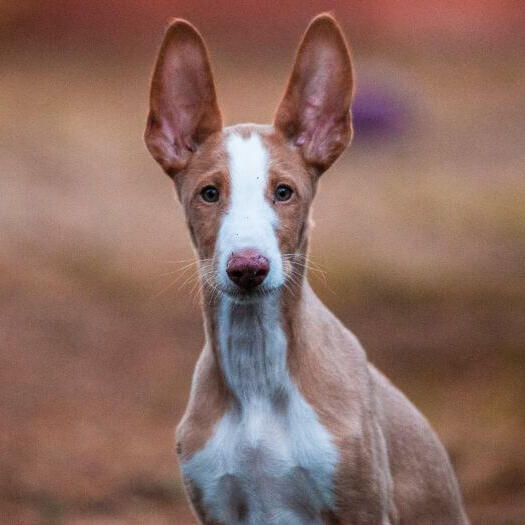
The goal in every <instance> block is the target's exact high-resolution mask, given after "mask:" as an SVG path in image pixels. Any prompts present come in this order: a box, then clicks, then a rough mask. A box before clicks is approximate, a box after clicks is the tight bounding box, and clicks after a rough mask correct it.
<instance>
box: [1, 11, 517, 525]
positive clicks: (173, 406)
mask: <svg viewBox="0 0 525 525" xmlns="http://www.w3.org/2000/svg"><path fill="white" fill-rule="evenodd" d="M197 22H198V20H197ZM159 36H160V35H159ZM156 44H157V42H154V43H150V46H149V47H148V49H146V50H141V51H140V52H137V53H134V52H133V49H123V50H122V53H120V54H119V53H115V52H113V53H107V54H104V53H101V52H95V51H94V52H90V50H89V49H88V48H89V46H86V49H84V50H83V51H82V52H81V53H80V52H78V50H70V49H53V48H51V49H50V48H42V47H40V46H39V45H38V43H37V42H29V43H27V45H23V46H21V45H16V46H14V45H5V46H4V48H3V50H2V57H1V66H0V68H1V79H2V80H1V85H0V174H1V175H0V231H1V247H2V249H1V251H0V270H1V271H0V311H1V315H0V333H1V334H2V335H1V343H0V344H1V347H0V523H5V524H11V523H13V524H15V523H16V524H21V525H22V524H28V525H29V524H30V525H33V524H46V525H58V524H68V525H81V524H82V525H87V524H96V525H106V524H107V525H109V524H111V525H116V524H121V523H122V524H128V523H130V524H133V523H137V524H138V523H140V524H164V523H177V524H181V525H184V524H186V523H188V524H189V523H193V521H192V519H191V517H190V514H189V512H188V510H187V506H186V504H185V502H184V499H183V494H182V490H181V486H180V482H179V478H178V474H177V472H178V471H177V466H176V462H175V457H174V451H173V429H174V426H175V424H176V422H177V421H178V420H179V418H180V416H181V413H182V411H183V409H184V406H185V403H186V399H187V394H188V388H189V382H190V378H191V373H192V368H193V364H194V362H195V359H196V357H197V355H198V351H199V347H200V345H201V343H202V330H201V321H200V312H199V307H198V299H194V294H193V293H192V284H193V283H192V282H190V283H188V284H187V285H185V286H183V283H184V281H185V279H186V276H185V275H183V276H182V278H180V279H179V282H178V283H175V284H174V285H173V286H170V285H171V284H172V283H173V281H174V280H175V279H176V278H177V277H180V272H179V273H169V272H174V271H175V270H177V269H178V268H180V267H181V266H182V265H183V263H178V262H177V261H181V260H186V259H190V258H191V257H192V253H191V250H190V247H189V240H188V238H187V235H186V233H185V229H184V225H183V221H182V218H181V214H180V211H179V209H178V207H177V206H176V205H175V202H174V196H173V190H172V188H171V185H170V183H169V181H168V178H167V177H165V176H163V175H162V173H161V171H160V169H159V168H158V167H157V166H156V165H154V163H153V161H152V160H151V159H150V157H149V155H148V154H147V152H146V150H145V147H144V146H143V143H142V139H141V136H142V131H143V129H142V128H143V124H144V119H145V114H146V100H147V81H148V75H149V71H150V68H151V63H152V60H153V56H154V52H155V46H156ZM272 53H273V54H272ZM212 55H213V58H214V70H215V73H216V76H217V81H218V88H219V95H220V99H221V102H222V106H223V107H224V108H225V114H226V117H227V120H228V122H235V121H239V120H244V121H256V122H260V121H269V119H270V118H271V115H272V111H273V108H274V107H275V105H276V103H277V100H278V96H279V94H280V92H281V89H282V88H283V85H284V82H285V79H286V76H287V71H288V67H289V66H290V60H291V56H292V49H291V48H290V49H289V50H288V51H287V52H286V53H284V52H283V53H281V52H280V51H277V52H276V51H272V49H271V47H270V48H269V50H268V51H267V52H266V54H265V53H261V52H259V53H257V54H255V53H254V54H252V53H251V49H247V48H243V49H240V50H239V52H238V53H236V54H233V53H230V54H228V53H224V54H221V52H219V51H218V50H217V49H215V51H214V50H213V48H212ZM516 56H517V55H516V50H515V49H512V48H509V49H507V50H506V51H505V50H500V51H499V52H498V53H492V54H487V53H485V52H484V51H483V52H481V51H479V50H477V51H473V50H472V49H469V48H466V49H463V50H459V51H458V50H456V52H455V53H449V52H446V51H439V52H438V51H436V49H435V48H433V47H432V46H429V47H427V48H424V47H423V48H421V49H418V50H417V51H416V50H413V49H408V48H403V49H391V48H389V47H388V46H384V47H383V48H381V49H380V50H376V51H374V52H372V51H371V50H370V49H364V50H361V51H359V49H357V50H356V52H355V58H356V62H357V72H358V78H359V79H360V80H361V82H360V91H359V96H361V93H362V94H363V96H366V94H367V93H369V94H370V93H372V94H373V93H374V92H375V90H377V89H381V88H382V86H388V89H389V90H390V91H389V93H390V94H393V95H394V98H395V100H396V101H397V102H396V104H399V107H401V108H402V109H403V108H404V109H403V111H402V114H403V118H402V119H401V120H402V122H397V123H396V126H398V125H399V128H398V129H396V131H395V133H393V134H392V133H390V134H388V133H387V134H385V135H381V134H379V135H378V134H377V133H375V132H371V133H369V134H367V133H368V132H367V130H368V131H370V129H369V128H367V126H366V122H365V123H364V124H363V127H362V133H361V135H360V134H359V133H358V134H357V138H356V140H355V143H354V146H353V148H352V149H351V150H350V151H349V152H348V153H347V154H346V155H345V156H344V158H342V159H341V161H339V162H338V163H337V165H336V166H335V167H334V168H333V169H332V170H331V172H329V173H328V174H326V176H325V177H323V181H322V185H321V190H320V194H319V196H318V199H317V201H316V205H315V219H316V229H315V232H314V239H313V246H312V254H313V260H314V262H316V263H317V264H318V265H320V266H322V267H323V269H324V270H325V271H326V282H325V280H324V279H323V278H321V277H319V276H315V275H314V276H312V278H313V281H314V285H315V287H316V289H317V290H318V292H319V293H320V295H321V296H322V298H323V299H324V301H325V302H326V303H327V304H328V306H329V307H330V308H331V309H333V310H334V311H335V312H336V313H337V314H338V315H339V316H340V317H341V318H342V319H343V320H344V322H345V323H347V325H349V326H350V327H351V328H352V330H353V331H354V332H355V333H356V334H357V335H358V337H359V338H360V339H361V340H362V342H363V343H364V345H365V347H366V348H367V350H368V353H369V356H370V358H371V360H372V361H374V362H376V363H377V364H378V365H379V367H380V368H381V369H383V371H385V372H386V373H387V375H389V376H390V377H391V378H392V379H393V380H394V381H395V382H396V383H397V384H398V385H399V386H400V387H401V388H402V389H403V390H404V391H405V392H406V393H407V394H408V395H409V397H410V398H411V399H412V400H414V402H415V403H416V404H417V405H418V406H419V407H420V408H421V409H422V411H423V412H424V413H425V414H426V415H427V416H428V417H429V419H430V420H431V421H432V423H433V425H434V427H435V428H436V430H437V432H438V433H439V435H440V436H441V438H442V439H443V441H444V442H445V444H446V446H447V448H448V450H449V452H450V454H451V457H452V459H453V462H454V464H455V467H456V469H457V473H458V476H459V480H460V484H461V486H462V490H463V493H464V497H465V501H466V504H467V508H468V512H469V515H470V516H471V518H472V520H473V523H477V524H483V525H487V524H488V525H490V524H520V523H525V452H524V445H523V436H524V435H525V410H524V408H523V407H524V406H525V359H524V355H523V352H524V351H525V330H524V327H525V265H524V258H525V205H524V202H525V177H524V176H523V175H524V166H525V147H524V146H525V138H524V137H525V106H524V105H523V85H524V83H525V70H524V69H523V68H522V67H521V68H519V67H518V63H519V61H518V59H517V58H516ZM365 98H366V97H365ZM364 102H366V101H364ZM364 102H363V103H364ZM372 127H373V126H372ZM189 275H190V274H189V273H188V276H189ZM166 288H167V289H166ZM163 290H164V291H163ZM159 292H162V293H160V294H159Z"/></svg>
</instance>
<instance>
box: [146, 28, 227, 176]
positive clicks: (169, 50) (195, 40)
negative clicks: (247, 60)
mask: <svg viewBox="0 0 525 525" xmlns="http://www.w3.org/2000/svg"><path fill="white" fill-rule="evenodd" d="M221 127H222V119H221V114H220V111H219V107H218V105H217V98H216V95H215V86H214V83H213V76H212V73H211V68H210V62H209V60H208V52H207V51H206V46H205V44H204V41H203V39H202V37H201V35H200V34H199V33H198V31H197V30H196V29H195V28H194V27H193V26H192V25H191V24H190V23H189V22H186V21H185V20H179V19H175V20H174V21H173V22H172V23H171V25H170V26H169V28H168V30H167V32H166V36H165V37H164V41H163V42H162V46H161V48H160V52H159V56H158V58H157V63H156V65H155V70H154V72H153V79H152V81H151V94H150V112H149V116H148V123H147V127H146V132H145V134H144V139H145V141H146V145H147V147H148V149H149V151H150V153H151V154H152V155H153V158H154V159H155V160H156V161H157V162H158V163H159V164H160V165H161V166H162V168H163V169H164V171H165V172H166V173H167V174H168V175H170V176H171V177H173V176H174V175H175V174H176V173H177V172H178V171H180V170H181V169H183V168H184V167H185V166H186V165H187V163H188V161H189V159H190V157H191V155H192V153H193V152H194V151H195V150H196V149H197V148H198V147H199V145H200V144H202V143H203V142H204V141H205V140H206V138H207V137H208V136H209V135H211V134H212V133H214V132H216V131H219V130H220V129H221Z"/></svg>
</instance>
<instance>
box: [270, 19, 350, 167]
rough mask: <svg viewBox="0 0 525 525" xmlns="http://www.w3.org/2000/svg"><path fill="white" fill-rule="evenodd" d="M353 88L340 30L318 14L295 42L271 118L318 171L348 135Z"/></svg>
mask: <svg viewBox="0 0 525 525" xmlns="http://www.w3.org/2000/svg"><path fill="white" fill-rule="evenodd" d="M352 90H353V74H352V63H351V61H350V53H349V51H348V46H347V44H346V41H345V38H344V36H343V33H342V31H341V29H340V27H339V25H338V24H337V22H336V20H335V19H334V18H333V17H332V16H330V15H329V14H322V15H319V16H317V17H316V18H314V19H313V20H312V22H311V23H310V25H309V26H308V29H307V30H306V33H305V35H304V37H303V40H302V42H301V44H300V46H299V50H298V51H297V56H296V58H295V65H294V68H293V71H292V75H291V77H290V80H289V81H288V86H287V88H286V92H285V94H284V97H283V99H282V101H281V103H280V105H279V108H278V109H277V113H276V116H275V122H274V125H275V127H276V128H278V129H279V130H281V132H282V133H283V134H284V136H285V137H286V139H287V140H288V141H290V142H291V143H293V144H294V145H295V146H297V147H298V148H299V150H300V152H301V154H302V156H303V159H304V161H305V163H306V164H307V166H309V167H311V168H313V169H314V170H315V172H317V173H318V174H321V173H322V172H323V171H325V170H326V169H327V168H328V167H329V166H330V165H331V164H332V163H333V162H334V161H335V159H337V157H338V156H339V155H340V154H341V153H342V151H343V150H344V149H345V147H346V146H347V145H348V143H349V142H350V139H351V138H352V120H351V114H350V104H351V102H352Z"/></svg>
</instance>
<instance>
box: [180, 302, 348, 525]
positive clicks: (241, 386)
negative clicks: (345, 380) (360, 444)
mask: <svg viewBox="0 0 525 525" xmlns="http://www.w3.org/2000/svg"><path fill="white" fill-rule="evenodd" d="M217 315H218V326H219V345H220V358H221V367H222V369H223V373H224V375H225V378H226V381H227V382H228V385H229V387H230V389H231V390H232V393H233V394H234V396H235V397H236V402H235V403H234V404H233V405H232V407H231V408H230V409H229V411H228V412H227V413H226V414H225V415H224V416H223V417H222V419H221V420H220V421H219V423H218V424H217V426H216V428H215V432H214V434H213V436H212V437H211V438H210V440H209V441H208V442H207V444H206V445H205V447H204V448H203V449H202V450H200V451H199V452H197V453H196V454H195V455H194V456H193V457H192V458H191V459H190V460H188V461H186V462H185V463H184V464H183V465H182V470H183V474H184V476H185V477H187V478H189V479H190V480H191V481H192V483H193V484H194V485H195V486H196V487H197V488H198V489H199V491H200V493H201V495H202V503H203V504H204V506H205V507H206V509H207V512H208V513H209V515H210V517H211V518H212V519H214V520H216V521H218V522H219V523H224V524H228V525H234V524H246V525H259V524H266V525H303V524H311V525H314V524H321V523H322V521H321V517H320V514H321V511H322V510H326V509H329V508H330V507H331V506H332V481H333V475H334V470H335V467H336V464H337V460H338V453H337V449H336V447H335V446H334V445H333V444H332V441H331V437H330V435H329V433H328V431H327V430H326V429H325V428H324V427H323V426H322V425H321V423H320V422H319V419H318V417H317V414H316V413H315V411H314V410H313V408H312V407H311V406H310V405H309V404H308V403H307V402H306V401H305V400H304V398H303V397H302V396H301V394H300V392H299V391H298V389H297V387H296V386H295V385H294V384H293V382H292V380H291V378H290V376H289V374H288V371H287V367H286V337H285V335H284V332H283V330H282V328H281V325H280V321H279V317H280V316H279V307H278V298H276V297H268V298H265V299H264V301H263V302H261V303H258V304H251V305H238V304H233V303H231V302H230V301H229V300H228V299H224V300H223V302H222V304H221V306H220V309H219V312H218V314H217Z"/></svg>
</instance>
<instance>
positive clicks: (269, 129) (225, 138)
mask: <svg viewBox="0 0 525 525" xmlns="http://www.w3.org/2000/svg"><path fill="white" fill-rule="evenodd" d="M301 166H302V162H301V159H300V156H299V154H298V152H297V151H295V149H294V148H292V147H290V146H288V145H287V144H286V141H285V140H284V138H283V136H282V135H281V134H280V133H279V132H277V131H276V130H275V128H274V127H273V126H271V125H261V124H236V125H234V126H229V127H226V128H224V129H223V130H222V131H221V132H220V133H217V134H215V135H213V136H212V137H210V138H209V139H208V140H207V141H206V142H205V143H204V144H203V146H202V148H199V149H198V150H197V152H196V154H195V155H194V156H193V158H192V160H191V162H190V166H189V168H188V170H187V172H186V176H185V177H184V179H185V183H188V184H189V186H187V188H188V189H190V187H193V186H194V185H199V184H200V181H201V180H202V179H203V178H206V177H207V176H208V175H210V174H213V173H216V174H221V176H222V177H224V179H225V183H226V184H227V185H228V186H229V185H230V184H231V182H232V181H231V177H232V172H233V171H234V170H235V171H236V172H237V173H239V172H241V173H242V177H237V181H238V184H239V183H241V184H242V183H243V181H246V182H247V183H248V184H249V182H250V179H251V178H252V177H257V176H260V175H262V174H263V173H262V172H263V171H264V172H265V175H267V174H272V173H282V172H286V173H287V174H289V175H290V176H292V177H294V178H296V177H301V176H304V175H305V173H304V171H303V170H302V169H301ZM265 179H266V180H269V178H268V177H266V176H265Z"/></svg>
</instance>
